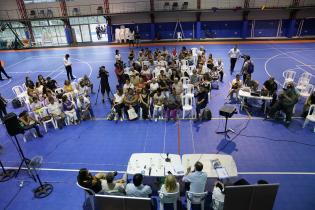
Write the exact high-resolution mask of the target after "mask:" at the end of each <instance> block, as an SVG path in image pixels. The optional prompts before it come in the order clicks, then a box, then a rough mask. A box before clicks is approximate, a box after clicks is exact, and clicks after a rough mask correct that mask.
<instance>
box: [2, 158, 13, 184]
mask: <svg viewBox="0 0 315 210" xmlns="http://www.w3.org/2000/svg"><path fill="white" fill-rule="evenodd" d="M0 165H1V168H2V173H0V182H6V181H8V180H9V179H11V178H12V177H14V175H15V172H16V171H15V170H5V169H4V166H3V165H2V162H1V161H0Z"/></svg>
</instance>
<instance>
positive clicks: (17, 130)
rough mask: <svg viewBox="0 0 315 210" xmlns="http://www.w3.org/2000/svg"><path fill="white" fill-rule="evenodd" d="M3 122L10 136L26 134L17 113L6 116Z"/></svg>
mask: <svg viewBox="0 0 315 210" xmlns="http://www.w3.org/2000/svg"><path fill="white" fill-rule="evenodd" d="M3 122H4V124H5V127H6V128H7V131H8V133H9V134H10V136H15V135H17V134H21V133H24V130H23V128H22V126H21V125H20V123H19V120H18V118H17V116H16V114H15V113H13V112H11V113H9V114H7V115H6V116H4V120H3Z"/></svg>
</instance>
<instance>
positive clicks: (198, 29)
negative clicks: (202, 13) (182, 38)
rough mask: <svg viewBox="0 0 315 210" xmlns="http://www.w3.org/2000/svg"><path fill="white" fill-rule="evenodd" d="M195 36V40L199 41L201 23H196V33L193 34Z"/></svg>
mask: <svg viewBox="0 0 315 210" xmlns="http://www.w3.org/2000/svg"><path fill="white" fill-rule="evenodd" d="M195 34H196V36H195V38H196V39H200V38H201V22H200V21H197V22H196V32H195Z"/></svg>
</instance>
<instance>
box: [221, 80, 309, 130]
mask: <svg viewBox="0 0 315 210" xmlns="http://www.w3.org/2000/svg"><path fill="white" fill-rule="evenodd" d="M244 87H248V88H249V89H250V91H251V92H256V91H258V92H260V95H261V96H269V97H271V98H272V99H271V101H270V104H269V107H268V111H267V115H266V118H275V117H276V113H278V112H279V111H282V112H283V113H285V125H286V126H289V125H290V123H291V120H292V115H293V111H294V106H295V105H296V104H297V102H298V100H299V91H298V90H297V89H296V88H295V84H294V83H293V82H288V83H287V84H286V87H285V88H283V90H282V91H280V92H279V93H278V92H277V90H278V84H277V83H276V81H275V78H274V77H270V78H269V79H268V80H266V81H265V82H264V83H263V86H262V87H261V90H258V89H259V82H258V81H256V80H253V79H252V76H251V74H248V75H247V77H246V80H245V82H244V84H243V81H242V80H241V76H240V75H239V74H237V75H236V78H235V79H234V80H233V81H232V84H231V89H230V91H229V93H228V96H227V98H228V97H230V99H231V98H232V97H233V95H234V94H235V95H236V99H237V100H238V99H239V97H238V92H239V91H240V89H242V88H244ZM244 90H245V88H244ZM245 103H246V104H245V105H246V106H250V105H249V104H248V103H247V100H245ZM312 104H315V91H313V93H312V94H310V96H309V97H308V98H307V99H306V101H305V104H304V106H303V113H302V117H303V118H305V117H306V116H307V114H308V112H309V109H310V106H311V105H312ZM264 106H265V102H263V104H262V108H263V107H264Z"/></svg>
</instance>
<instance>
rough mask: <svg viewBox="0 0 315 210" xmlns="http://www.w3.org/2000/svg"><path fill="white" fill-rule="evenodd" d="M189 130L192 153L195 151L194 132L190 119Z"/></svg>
mask: <svg viewBox="0 0 315 210" xmlns="http://www.w3.org/2000/svg"><path fill="white" fill-rule="evenodd" d="M190 132H191V142H192V146H193V151H194V153H196V148H195V138H194V132H193V129H192V122H191V120H190Z"/></svg>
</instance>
